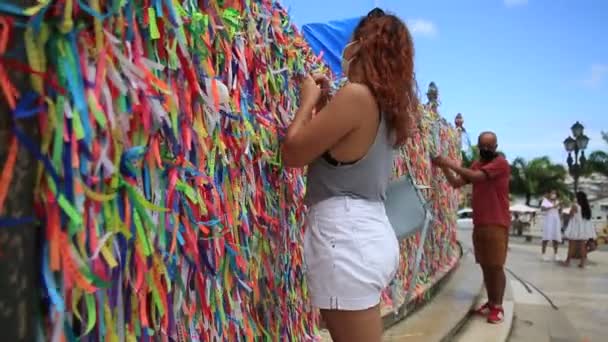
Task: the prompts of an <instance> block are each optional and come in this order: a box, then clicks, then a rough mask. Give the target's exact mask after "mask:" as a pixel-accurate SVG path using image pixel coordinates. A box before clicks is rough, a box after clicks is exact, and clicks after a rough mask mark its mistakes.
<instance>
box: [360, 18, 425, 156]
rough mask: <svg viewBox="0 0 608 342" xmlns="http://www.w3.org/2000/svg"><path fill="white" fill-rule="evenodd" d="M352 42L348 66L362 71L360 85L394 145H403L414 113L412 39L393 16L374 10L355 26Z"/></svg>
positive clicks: (415, 101) (415, 105)
mask: <svg viewBox="0 0 608 342" xmlns="http://www.w3.org/2000/svg"><path fill="white" fill-rule="evenodd" d="M353 42H357V45H358V49H357V53H356V56H355V57H356V58H354V60H353V62H352V63H353V64H357V67H359V68H361V70H362V71H363V73H364V75H365V79H364V80H363V82H364V83H365V84H366V85H367V86H368V87H369V88H370V89H371V91H372V93H373V94H374V96H375V97H376V101H377V102H378V106H379V108H380V111H381V112H382V113H383V114H384V115H385V117H386V119H387V121H388V123H389V125H390V128H391V130H392V131H393V132H394V133H395V138H396V140H395V142H396V145H403V144H404V143H405V141H406V138H407V137H408V132H409V128H410V123H411V120H412V119H411V117H412V114H414V113H416V112H417V111H418V87H417V83H416V77H415V73H414V42H413V39H412V36H411V34H410V32H409V30H408V28H407V26H406V25H405V23H404V22H403V21H402V20H401V19H399V18H398V17H397V16H394V15H391V14H385V13H384V12H383V11H382V10H380V9H374V10H372V11H371V12H370V13H369V14H368V15H367V17H365V18H363V19H362V20H361V22H360V23H359V25H358V26H357V27H356V29H355V32H354V35H353Z"/></svg>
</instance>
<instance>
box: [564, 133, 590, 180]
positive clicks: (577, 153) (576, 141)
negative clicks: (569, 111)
mask: <svg viewBox="0 0 608 342" xmlns="http://www.w3.org/2000/svg"><path fill="white" fill-rule="evenodd" d="M570 129H571V130H572V136H571V137H567V138H566V140H564V148H565V149H566V152H568V159H567V160H566V161H567V162H568V171H569V172H570V175H571V176H572V178H573V179H574V192H577V191H578V179H579V177H580V176H581V173H582V171H583V168H584V167H585V163H586V162H587V158H585V149H586V148H587V145H588V144H589V137H588V136H586V135H585V133H584V131H585V127H584V126H583V125H582V124H581V123H580V122H578V121H577V122H576V123H575V124H574V125H572V127H571V128H570ZM572 153H574V158H573V157H572Z"/></svg>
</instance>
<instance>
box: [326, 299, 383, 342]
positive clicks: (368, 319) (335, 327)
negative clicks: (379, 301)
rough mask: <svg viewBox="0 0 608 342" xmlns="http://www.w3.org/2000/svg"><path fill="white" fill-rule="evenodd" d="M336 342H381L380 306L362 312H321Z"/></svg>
mask: <svg viewBox="0 0 608 342" xmlns="http://www.w3.org/2000/svg"><path fill="white" fill-rule="evenodd" d="M321 315H322V316H323V320H324V321H325V324H326V325H327V329H328V330H329V333H330V334H331V338H332V340H333V341H334V342H380V341H381V340H382V318H381V316H380V305H376V306H374V307H373V308H369V309H366V310H360V311H342V310H321Z"/></svg>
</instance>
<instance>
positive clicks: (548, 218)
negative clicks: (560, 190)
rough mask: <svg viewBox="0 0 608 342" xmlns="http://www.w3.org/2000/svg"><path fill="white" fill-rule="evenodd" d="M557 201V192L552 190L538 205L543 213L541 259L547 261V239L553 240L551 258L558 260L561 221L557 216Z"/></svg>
mask: <svg viewBox="0 0 608 342" xmlns="http://www.w3.org/2000/svg"><path fill="white" fill-rule="evenodd" d="M559 208H560V207H559V201H558V199H557V192H556V191H552V192H551V193H550V194H549V196H546V197H545V198H543V201H542V203H541V205H540V209H541V211H542V212H543V213H544V214H545V216H544V218H543V244H542V253H543V260H544V261H549V257H548V256H547V255H546V252H547V244H548V243H549V241H552V242H553V253H554V254H553V259H554V260H555V261H557V260H558V257H557V250H558V246H559V244H560V243H561V242H562V230H561V226H562V222H561V219H560V217H559Z"/></svg>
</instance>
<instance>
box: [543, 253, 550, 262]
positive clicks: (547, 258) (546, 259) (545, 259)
mask: <svg viewBox="0 0 608 342" xmlns="http://www.w3.org/2000/svg"><path fill="white" fill-rule="evenodd" d="M549 260H551V259H549V256H548V255H547V254H543V261H549Z"/></svg>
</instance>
